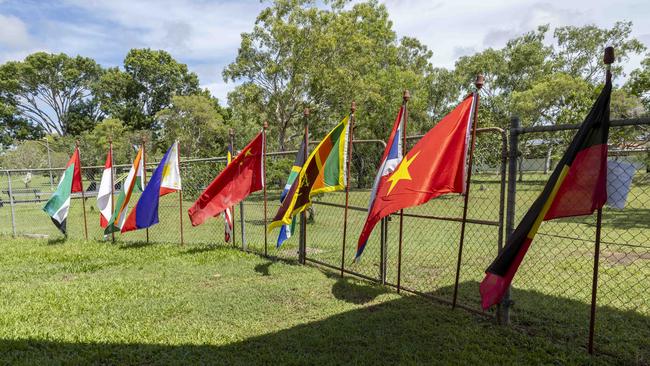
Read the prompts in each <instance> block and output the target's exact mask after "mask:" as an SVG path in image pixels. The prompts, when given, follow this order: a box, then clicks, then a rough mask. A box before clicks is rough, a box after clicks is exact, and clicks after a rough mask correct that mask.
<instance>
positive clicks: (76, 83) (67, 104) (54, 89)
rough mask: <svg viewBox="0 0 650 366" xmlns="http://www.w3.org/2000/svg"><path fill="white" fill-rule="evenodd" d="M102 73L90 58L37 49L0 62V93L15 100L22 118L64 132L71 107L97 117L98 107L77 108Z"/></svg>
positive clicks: (56, 132)
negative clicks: (19, 56)
mask: <svg viewBox="0 0 650 366" xmlns="http://www.w3.org/2000/svg"><path fill="white" fill-rule="evenodd" d="M101 74H102V69H101V67H100V66H99V65H98V64H97V63H96V62H95V61H94V60H92V59H90V58H87V57H81V56H77V57H70V56H68V55H66V54H63V53H60V54H50V53H46V52H37V53H34V54H31V55H29V56H27V57H26V58H25V60H24V61H10V62H7V63H5V64H3V65H2V66H0V94H2V95H3V96H4V97H5V98H8V99H10V100H11V101H12V102H13V103H14V105H15V107H16V111H17V113H18V114H19V115H20V116H21V117H22V118H24V119H26V120H27V121H29V122H30V123H32V124H36V125H39V126H41V127H42V128H44V129H45V130H46V131H48V132H49V133H55V134H59V135H64V134H66V133H67V132H68V124H70V123H71V122H72V119H71V118H70V117H71V116H69V115H68V114H69V113H70V111H72V110H75V111H76V116H77V117H82V118H85V119H88V120H90V121H93V122H94V121H97V119H98V118H99V110H98V109H97V108H84V109H76V108H77V107H79V106H81V105H82V104H84V103H86V102H87V101H88V99H90V98H91V97H92V95H91V94H92V86H93V84H94V83H96V82H97V80H99V78H100V76H101Z"/></svg>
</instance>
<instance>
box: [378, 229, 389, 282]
mask: <svg viewBox="0 0 650 366" xmlns="http://www.w3.org/2000/svg"><path fill="white" fill-rule="evenodd" d="M380 228H381V231H380V234H379V280H380V281H381V284H382V285H385V284H386V265H387V263H386V262H387V259H388V257H387V255H386V253H387V252H388V251H387V248H386V244H387V243H388V240H387V239H388V217H384V218H383V219H381V224H380Z"/></svg>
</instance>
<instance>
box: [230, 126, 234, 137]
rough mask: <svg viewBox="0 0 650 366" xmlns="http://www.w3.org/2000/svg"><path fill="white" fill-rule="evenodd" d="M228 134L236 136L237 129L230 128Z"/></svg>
mask: <svg viewBox="0 0 650 366" xmlns="http://www.w3.org/2000/svg"><path fill="white" fill-rule="evenodd" d="M228 135H230V137H232V136H235V130H233V129H232V128H231V129H230V130H228Z"/></svg>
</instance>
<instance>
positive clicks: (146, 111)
mask: <svg viewBox="0 0 650 366" xmlns="http://www.w3.org/2000/svg"><path fill="white" fill-rule="evenodd" d="M200 92H201V91H200V89H199V79H198V77H197V76H196V74H195V73H193V72H190V71H188V69H187V65H185V64H182V63H179V62H177V61H176V60H174V58H172V56H171V55H170V54H169V53H167V52H165V51H162V50H151V49H148V48H145V49H136V48H134V49H131V50H130V51H129V53H128V54H127V55H126V58H125V59H124V71H120V70H119V69H118V68H113V69H109V70H108V71H107V72H106V73H105V75H103V76H102V78H101V80H100V81H99V83H98V84H97V85H96V87H95V94H96V96H97V98H98V99H99V100H100V102H101V108H102V110H103V111H104V112H105V113H107V114H108V115H111V116H113V117H114V118H119V119H121V120H123V121H124V122H125V124H126V125H127V126H129V127H130V128H132V129H134V130H139V129H153V128H156V127H157V126H155V120H154V117H155V115H156V113H158V112H159V111H161V110H163V109H164V108H167V107H168V106H169V105H170V104H171V101H172V96H174V95H191V94H196V93H200Z"/></svg>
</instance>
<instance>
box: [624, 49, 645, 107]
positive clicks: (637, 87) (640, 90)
mask: <svg viewBox="0 0 650 366" xmlns="http://www.w3.org/2000/svg"><path fill="white" fill-rule="evenodd" d="M626 87H627V89H628V90H629V91H630V93H632V94H634V95H636V96H638V97H639V98H641V100H642V101H643V104H644V106H645V111H646V114H650V54H649V55H646V58H645V59H643V61H641V68H639V69H637V70H634V71H632V73H631V74H630V79H629V81H628V83H627V85H626Z"/></svg>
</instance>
